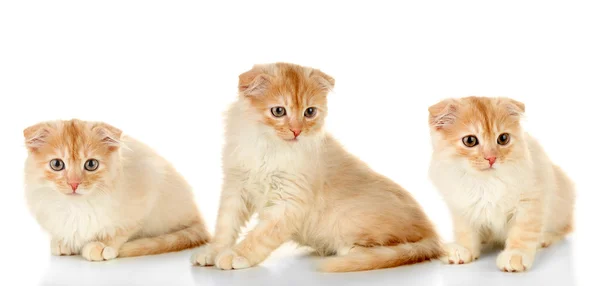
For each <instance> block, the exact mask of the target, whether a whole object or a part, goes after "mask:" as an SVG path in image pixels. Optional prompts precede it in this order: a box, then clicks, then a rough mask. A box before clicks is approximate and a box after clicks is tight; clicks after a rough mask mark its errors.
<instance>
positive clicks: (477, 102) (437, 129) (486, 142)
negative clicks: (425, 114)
mask: <svg viewBox="0 0 600 286" xmlns="http://www.w3.org/2000/svg"><path fill="white" fill-rule="evenodd" d="M524 112H525V105H524V104H523V103H521V102H518V101H516V100H513V99H509V98H486V97H466V98H460V99H447V100H444V101H441V102H439V103H437V104H435V105H433V106H431V107H429V125H430V128H431V135H432V140H433V145H434V149H435V151H434V152H437V154H438V155H441V156H442V157H443V158H444V157H445V158H449V159H451V160H458V161H459V163H464V164H465V165H467V166H471V167H472V168H473V169H475V170H478V171H490V170H494V169H496V168H502V166H503V165H504V164H505V163H509V162H514V161H517V160H519V159H521V157H522V154H523V150H524V149H525V148H526V145H525V143H524V141H523V140H524V138H523V131H522V130H521V125H520V119H521V116H522V114H523V113H524Z"/></svg>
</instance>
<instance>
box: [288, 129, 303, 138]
mask: <svg viewBox="0 0 600 286" xmlns="http://www.w3.org/2000/svg"><path fill="white" fill-rule="evenodd" d="M290 131H292V132H293V133H294V137H298V135H300V133H301V132H302V130H300V129H290Z"/></svg>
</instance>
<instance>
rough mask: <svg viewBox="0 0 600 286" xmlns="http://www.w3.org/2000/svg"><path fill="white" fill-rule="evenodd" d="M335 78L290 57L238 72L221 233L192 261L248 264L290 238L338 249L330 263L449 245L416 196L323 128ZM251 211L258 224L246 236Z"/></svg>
mask: <svg viewBox="0 0 600 286" xmlns="http://www.w3.org/2000/svg"><path fill="white" fill-rule="evenodd" d="M333 85H334V79H333V78H331V77H330V76H328V75H326V74H325V73H323V72H321V71H319V70H317V69H312V68H308V67H301V66H298V65H292V64H286V63H277V64H267V65H257V66H255V67H254V68H253V69H252V70H250V71H248V72H246V73H243V74H242V75H240V81H239V98H238V100H237V102H235V103H234V104H233V105H232V106H231V108H230V110H229V112H228V115H227V122H226V124H227V127H226V144H225V148H224V152H223V172H224V182H223V189H222V192H221V203H220V208H219V214H218V220H217V227H216V234H215V238H214V242H212V243H211V244H210V245H206V246H203V247H201V248H200V249H199V250H198V251H197V252H196V253H195V254H194V256H193V257H192V262H193V263H194V264H196V265H202V266H208V265H215V266H216V267H218V268H220V269H226V270H229V269H240V268H247V267H251V266H254V265H256V264H259V263H261V262H262V261H263V260H265V259H266V258H267V257H268V256H269V254H270V253H271V252H272V251H273V250H275V249H276V248H278V247H279V246H280V245H281V244H282V243H284V242H286V241H290V240H292V241H295V242H297V243H299V244H300V245H306V246H310V247H312V248H313V249H315V250H316V252H317V253H320V254H322V255H335V256H333V257H330V258H327V259H326V260H325V261H324V262H323V264H322V265H321V270H323V271H335V272H341V271H359V270H369V269H377V268H385V267H395V266H399V265H404V264H410V263H416V262H420V261H424V260H428V259H431V258H436V257H437V256H438V255H439V254H441V253H442V246H441V244H440V243H439V240H438V236H437V234H436V232H435V230H434V228H433V226H432V224H431V223H430V221H429V220H428V218H427V216H426V215H425V214H424V213H423V211H422V210H421V207H420V206H419V204H418V203H417V202H416V201H415V200H414V199H413V198H412V197H411V195H410V194H409V193H408V192H407V191H405V190H404V189H403V188H402V187H400V186H399V185H397V184H396V183H394V182H393V181H391V180H390V179H388V178H386V177H384V176H382V175H380V174H378V173H376V172H374V171H373V170H371V169H370V168H369V167H368V166H367V165H366V164H365V163H363V162H362V161H360V160H359V159H357V158H356V157H354V156H353V155H352V154H350V153H348V152H347V151H346V150H345V149H344V148H343V147H342V146H341V145H340V143H338V142H337V141H336V140H335V139H334V138H333V137H331V136H330V135H328V134H327V133H325V131H324V130H323V129H324V128H323V124H324V122H325V117H326V115H327V94H328V92H329V90H330V89H332V88H333ZM253 213H257V214H258V219H259V221H258V224H257V225H256V227H255V228H254V229H253V230H251V231H250V232H249V233H248V234H247V236H246V237H245V238H244V239H243V240H241V241H240V242H239V243H238V242H237V239H238V235H239V232H240V229H241V227H243V226H244V225H245V223H246V222H247V221H248V219H249V218H250V216H251V215H252V214H253Z"/></svg>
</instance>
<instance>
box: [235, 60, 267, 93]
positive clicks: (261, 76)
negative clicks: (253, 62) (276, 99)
mask: <svg viewBox="0 0 600 286" xmlns="http://www.w3.org/2000/svg"><path fill="white" fill-rule="evenodd" d="M239 78H240V80H239V83H238V90H239V92H240V94H242V95H245V96H256V95H261V94H263V93H264V92H265V91H266V90H267V88H268V87H269V84H270V83H271V79H270V77H269V76H268V75H267V74H265V73H264V72H263V70H262V69H261V68H259V67H257V66H254V67H253V68H252V69H251V70H249V71H247V72H245V73H243V74H241V75H240V76H239Z"/></svg>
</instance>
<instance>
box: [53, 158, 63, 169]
mask: <svg viewBox="0 0 600 286" xmlns="http://www.w3.org/2000/svg"><path fill="white" fill-rule="evenodd" d="M50 168H51V169H52V170H54V171H62V169H64V168H65V162H63V161H62V160H61V159H52V160H50Z"/></svg>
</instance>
